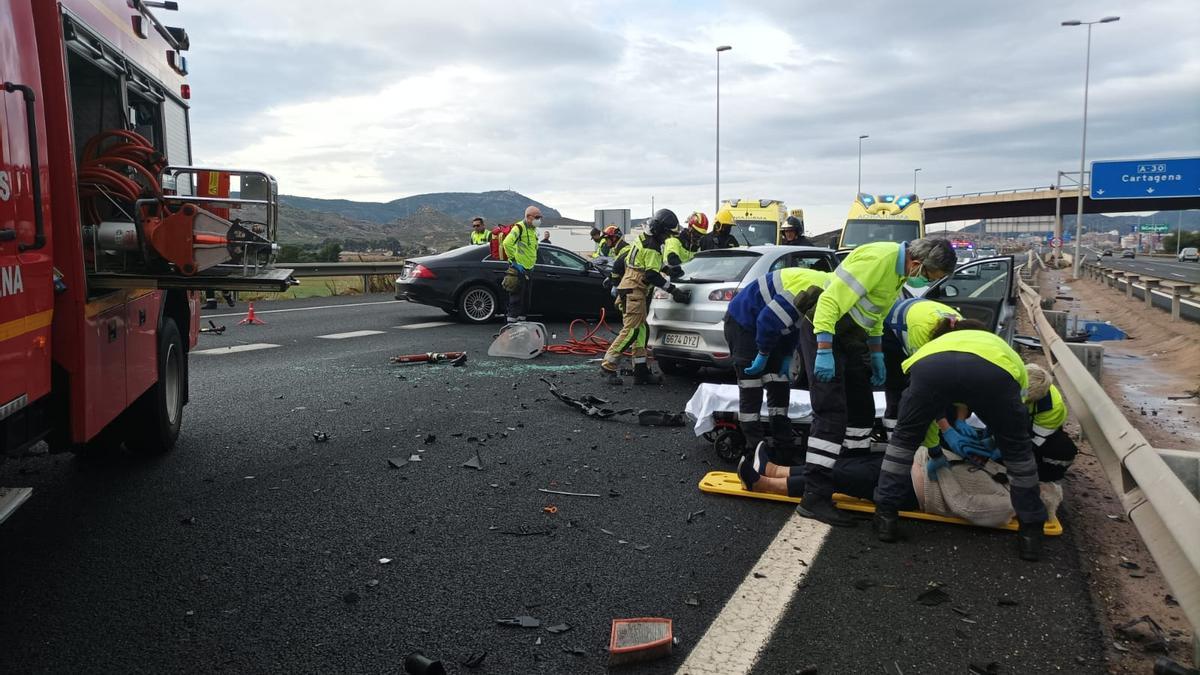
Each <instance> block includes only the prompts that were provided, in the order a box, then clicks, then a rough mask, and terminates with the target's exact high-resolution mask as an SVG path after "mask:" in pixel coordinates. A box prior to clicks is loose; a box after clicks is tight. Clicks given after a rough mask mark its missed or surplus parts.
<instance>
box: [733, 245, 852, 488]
mask: <svg viewBox="0 0 1200 675" xmlns="http://www.w3.org/2000/svg"><path fill="white" fill-rule="evenodd" d="M831 276H832V275H830V274H829V273H828V272H818V271H817V270H810V269H805V268H802V267H792V268H787V269H782V270H779V271H777V272H772V273H770V274H768V275H766V276H764V277H760V278H758V279H755V280H754V281H751V282H750V283H749V284H747V285H746V286H745V287H744V288H742V290H740V291H738V294H737V295H735V296H734V297H733V300H731V301H730V302H729V309H728V310H727V311H726V313H725V341H726V342H727V343H728V344H729V353H730V355H732V356H733V365H734V372H735V373H736V374H737V381H738V423H739V424H740V425H741V427H742V433H743V434H744V435H745V437H746V449H747V450H748V451H751V452H752V453H758V451H759V450H760V448H759V447H758V446H759V445H760V444H761V443H763V440H764V436H765V434H764V429H763V423H762V417H761V413H762V403H763V390H764V389H765V390H766V394H767V419H768V421H769V423H770V426H771V443H770V444H769V445H770V446H771V452H770V453H769V454H770V459H771V461H772V462H773V463H775V464H783V465H790V464H793V463H794V462H793V457H792V453H793V450H792V423H791V420H790V419H788V403H789V402H790V399H791V387H790V386H789V385H790V383H789V379H788V375H789V372H790V371H791V366H792V356H793V355H794V354H795V353H796V344H797V340H798V332H799V331H798V326H799V324H800V321H801V319H802V317H803V316H804V313H805V312H806V311H808V310H810V309H811V308H812V306H813V305H814V304H816V301H817V297H819V295H820V293H821V291H822V290H823V289H824V288H825V287H826V286H828V285H829V279H830V277H831ZM743 462H745V458H744V457H743ZM755 468H758V469H760V473H761V466H757V467H755ZM740 473H741V471H740V466H739V474H740ZM751 482H753V481H751Z"/></svg>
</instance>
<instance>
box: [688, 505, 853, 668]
mask: <svg viewBox="0 0 1200 675" xmlns="http://www.w3.org/2000/svg"><path fill="white" fill-rule="evenodd" d="M829 529H830V527H829V526H828V525H826V524H824V523H819V522H817V521H815V520H809V519H808V518H801V517H800V516H798V515H796V514H795V513H793V514H792V516H791V517H790V518H789V519H788V521H787V522H786V523H784V525H783V528H782V529H780V530H779V534H777V535H775V540H774V541H772V542H771V545H770V546H768V547H767V550H766V551H763V554H762V557H760V558H759V559H758V562H757V563H755V564H754V567H753V568H752V569H751V570H750V574H748V575H747V576H746V578H745V579H743V580H742V583H741V585H740V586H738V587H737V590H735V591H734V592H733V595H732V596H730V598H729V601H728V602H726V603H725V607H724V608H722V609H721V613H720V614H718V615H717V618H716V619H715V620H714V621H713V622H712V624H711V625H710V626H709V627H708V630H707V631H705V632H704V635H703V636H702V637H701V638H700V642H698V643H696V647H695V648H694V649H692V651H691V653H690V654H688V657H687V660H686V661H684V662H683V665H681V666H680V667H679V670H677V671H676V675H710V674H711V675H735V674H737V673H749V672H750V670H751V669H752V668H753V667H754V664H755V663H756V662H757V661H758V654H759V652H760V651H762V649H763V647H765V646H766V645H767V641H768V640H770V639H771V635H772V634H773V633H774V632H775V628H776V626H778V625H779V621H780V620H781V619H782V618H783V615H784V611H785V610H786V609H787V606H788V604H789V603H790V602H791V600H792V596H793V595H795V594H796V593H797V592H798V591H799V590H800V589H799V588H798V585H799V583H800V581H801V580H802V579H803V578H804V576H805V575H806V574H808V570H809V566H810V565H812V564H813V560H814V559H815V558H816V557H817V554H818V553H820V551H821V545H822V544H824V543H825V537H827V536H828V535H829ZM801 561H803V564H801ZM755 573H758V574H760V575H765V576H764V577H763V578H757V577H755V576H754V575H755Z"/></svg>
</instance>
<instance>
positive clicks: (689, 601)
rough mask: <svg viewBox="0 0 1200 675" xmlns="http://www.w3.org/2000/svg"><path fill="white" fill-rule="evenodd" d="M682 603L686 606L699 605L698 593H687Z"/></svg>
mask: <svg viewBox="0 0 1200 675" xmlns="http://www.w3.org/2000/svg"><path fill="white" fill-rule="evenodd" d="M683 604H685V605H687V606H688V607H699V606H700V594H699V593H688V596H687V598H686V599H685V600H684V601H683Z"/></svg>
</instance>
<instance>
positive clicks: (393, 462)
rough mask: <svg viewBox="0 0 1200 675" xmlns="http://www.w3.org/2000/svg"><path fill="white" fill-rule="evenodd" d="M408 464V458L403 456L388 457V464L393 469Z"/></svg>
mask: <svg viewBox="0 0 1200 675" xmlns="http://www.w3.org/2000/svg"><path fill="white" fill-rule="evenodd" d="M406 464H408V460H407V459H404V458H403V457H388V466H390V467H392V468H393V469H399V468H401V467H403V466H404V465H406Z"/></svg>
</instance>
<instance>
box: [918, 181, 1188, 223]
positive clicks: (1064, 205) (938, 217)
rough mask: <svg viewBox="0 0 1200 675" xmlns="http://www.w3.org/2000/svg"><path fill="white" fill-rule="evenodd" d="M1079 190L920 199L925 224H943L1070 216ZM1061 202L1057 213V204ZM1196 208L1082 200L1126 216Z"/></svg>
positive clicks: (1094, 209) (1178, 203)
mask: <svg viewBox="0 0 1200 675" xmlns="http://www.w3.org/2000/svg"><path fill="white" fill-rule="evenodd" d="M1078 199H1079V189H1078V188H1070V189H1056V188H1053V187H1044V188H1019V189H1016V190H996V191H993V192H970V193H966V194H961V195H949V196H945V197H930V198H927V199H925V200H924V206H925V223H926V224H930V223H947V222H952V221H958V220H982V219H985V218H989V219H990V218H1015V217H1029V216H1053V215H1055V213H1061V214H1063V215H1070V214H1074V213H1075V212H1076V209H1077V208H1078V204H1077V202H1078ZM1059 201H1061V211H1059V210H1058V208H1060V207H1059V206H1058V204H1057V202H1059ZM1183 209H1200V197H1177V198H1165V199H1100V200H1093V199H1091V198H1090V197H1086V196H1085V197H1084V199H1083V212H1084V213H1130V212H1136V211H1177V210H1183Z"/></svg>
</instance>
